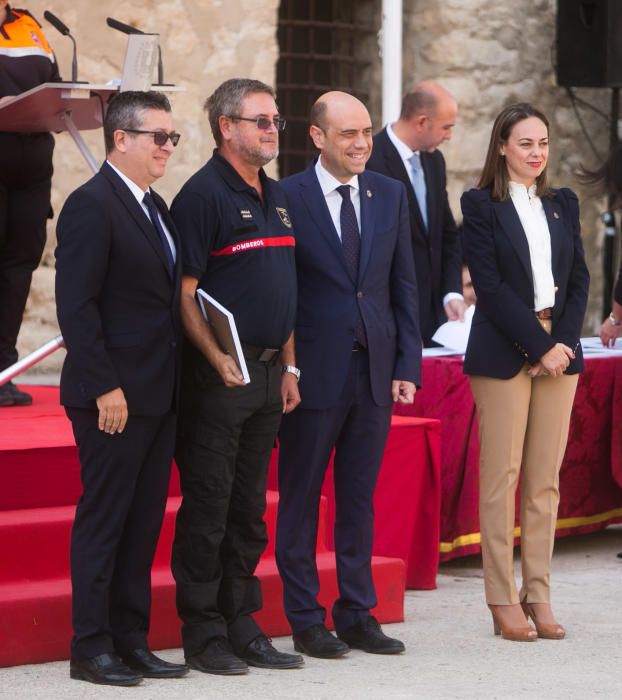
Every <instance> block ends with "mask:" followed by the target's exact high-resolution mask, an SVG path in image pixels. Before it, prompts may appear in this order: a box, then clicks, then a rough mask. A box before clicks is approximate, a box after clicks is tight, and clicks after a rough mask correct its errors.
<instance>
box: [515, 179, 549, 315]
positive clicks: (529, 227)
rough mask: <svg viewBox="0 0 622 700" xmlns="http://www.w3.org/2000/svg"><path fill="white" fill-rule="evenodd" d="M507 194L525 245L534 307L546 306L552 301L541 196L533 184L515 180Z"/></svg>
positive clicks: (546, 237)
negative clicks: (531, 281)
mask: <svg viewBox="0 0 622 700" xmlns="http://www.w3.org/2000/svg"><path fill="white" fill-rule="evenodd" d="M510 197H511V198H512V202H513V204H514V208H515V209H516V213H517V214H518V218H519V219H520V222H521V224H522V226H523V229H524V231H525V235H526V236H527V243H528V245H529V257H530V259H531V270H532V274H533V289H534V300H533V303H534V310H535V311H541V310H542V309H548V308H550V307H553V306H554V305H555V282H554V280H553V270H552V268H551V234H550V232H549V224H548V222H547V220H546V214H545V213H544V207H543V206H542V200H541V199H540V197H537V196H536V185H535V184H534V185H532V186H531V187H530V188H529V189H527V187H526V186H525V185H520V184H518V183H517V182H510Z"/></svg>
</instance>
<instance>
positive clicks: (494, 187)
mask: <svg viewBox="0 0 622 700" xmlns="http://www.w3.org/2000/svg"><path fill="white" fill-rule="evenodd" d="M529 117H537V118H538V119H539V120H540V121H541V122H542V123H543V124H544V125H545V126H546V128H547V130H548V128H549V120H548V119H547V118H546V117H545V116H544V114H543V113H542V112H541V111H540V110H539V109H536V108H535V107H533V106H532V105H530V104H528V103H527V102H519V103H517V104H512V105H508V106H507V107H505V108H504V109H503V110H501V112H500V113H499V114H498V115H497V118H496V119H495V123H494V124H493V127H492V133H491V134H490V143H489V144H488V153H487V154H486V162H485V163H484V167H483V169H482V174H481V175H480V177H479V182H478V183H477V187H478V189H480V190H483V189H490V193H491V196H492V198H493V199H496V200H498V201H502V200H504V199H507V198H508V197H509V196H510V195H509V184H508V183H509V180H510V178H509V173H508V169H507V165H506V162H505V158H504V157H503V156H502V155H501V154H500V153H499V150H500V148H501V146H502V145H503V144H505V143H507V140H508V138H509V137H510V133H511V132H512V129H513V128H514V125H515V124H517V123H518V122H521V121H523V119H528V118H529ZM547 167H548V164H547V166H545V168H544V170H543V171H542V172H541V173H540V175H538V177H537V178H536V195H537V196H538V197H550V196H551V194H552V193H551V190H550V188H549V185H548V182H547V177H546V169H547Z"/></svg>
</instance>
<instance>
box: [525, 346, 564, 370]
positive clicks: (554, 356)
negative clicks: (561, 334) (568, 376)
mask: <svg viewBox="0 0 622 700" xmlns="http://www.w3.org/2000/svg"><path fill="white" fill-rule="evenodd" d="M574 358H575V354H574V352H573V351H572V350H571V349H570V348H569V347H568V346H567V345H564V343H555V345H554V346H553V347H552V348H551V349H550V350H549V351H548V352H545V353H544V355H542V357H541V358H540V359H539V360H538V362H536V363H535V364H534V365H532V366H531V367H530V368H529V369H528V370H527V374H528V375H529V376H530V377H542V376H544V375H549V376H551V377H559V376H561V375H562V374H563V373H564V372H565V371H566V370H567V369H568V365H569V364H570V360H574Z"/></svg>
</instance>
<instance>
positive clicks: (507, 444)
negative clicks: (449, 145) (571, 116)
mask: <svg viewBox="0 0 622 700" xmlns="http://www.w3.org/2000/svg"><path fill="white" fill-rule="evenodd" d="M547 161H548V121H547V119H546V117H545V116H544V115H543V114H542V113H541V112H539V111H538V110H536V109H535V108H534V107H532V106H531V105H528V104H525V103H521V104H515V105H510V106H509V107H506V108H505V109H504V110H503V111H502V112H501V113H500V114H499V115H498V117H497V118H496V120H495V123H494V126H493V129H492V134H491V138H490V144H489V147H488V154H487V157H486V162H485V164H484V168H483V171H482V174H481V177H480V180H479V183H478V188H477V189H473V190H470V191H469V192H465V193H464V195H463V196H462V201H461V204H462V212H463V215H464V234H463V235H464V241H463V245H464V253H465V257H466V261H467V263H468V266H469V269H470V271H471V276H472V279H473V284H474V287H475V292H476V294H477V307H476V311H475V316H474V318H473V324H472V328H471V334H470V337H469V343H468V347H467V351H466V357H465V362H464V371H465V373H466V374H468V375H469V379H470V383H471V389H472V391H473V395H474V398H475V403H476V406H477V411H478V418H479V425H480V525H481V544H482V557H483V565H484V583H485V591H486V601H487V603H488V606H489V608H490V610H491V612H492V615H493V621H494V630H495V633H497V634H498V633H501V634H502V635H503V637H504V638H505V639H510V640H512V641H534V640H535V639H536V637H537V636H539V637H542V638H546V639H563V637H564V636H565V630H564V628H563V627H562V626H561V625H559V624H558V623H557V622H556V621H555V618H554V616H553V613H552V611H551V606H550V590H549V578H550V561H551V555H552V551H553V541H554V537H555V524H556V518H557V506H558V503H559V488H558V487H559V468H560V465H561V461H562V458H563V455H564V451H565V448H566V441H567V437H568V426H569V422H570V413H571V410H572V403H573V399H574V394H575V390H576V386H577V380H578V373H579V372H581V370H582V369H583V357H582V354H581V345H580V343H579V338H580V334H581V326H582V324H583V317H584V314H585V307H586V304H587V295H588V286H589V274H588V271H587V267H586V265H585V260H584V255H583V246H582V243H581V232H580V226H579V206H578V201H577V198H576V196H575V195H574V193H573V192H571V191H570V190H568V189H559V190H555V189H552V188H550V187H549V185H548V184H547ZM521 467H522V478H521V504H520V523H521V565H522V566H521V568H522V587H521V589H520V592H518V591H517V588H516V582H515V578H514V567H513V545H514V522H515V521H514V518H515V493H516V487H517V484H518V478H519V474H520V473H521ZM528 617H531V619H532V620H533V622H534V623H535V625H536V630H534V629H533V628H532V627H531V626H530V625H529V623H528V620H527V618H528Z"/></svg>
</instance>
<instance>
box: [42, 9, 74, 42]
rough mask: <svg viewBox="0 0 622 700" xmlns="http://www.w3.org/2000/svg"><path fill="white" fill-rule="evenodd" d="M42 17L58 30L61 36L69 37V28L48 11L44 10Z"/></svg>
mask: <svg viewBox="0 0 622 700" xmlns="http://www.w3.org/2000/svg"><path fill="white" fill-rule="evenodd" d="M43 16H44V17H45V19H47V21H48V22H49V23H50V24H51V25H52V26H53V27H54V29H56V30H58V31H59V32H60V33H61V34H62V35H63V36H69V35H70V34H69V27H68V26H67V25H66V24H63V23H62V22H61V21H60V20H59V19H58V17H57V16H56V15H53V14H52V13H51V12H50V11H49V10H46V11H45V12H44V13H43Z"/></svg>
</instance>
